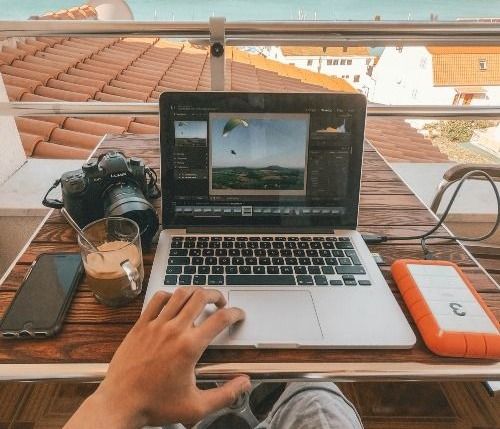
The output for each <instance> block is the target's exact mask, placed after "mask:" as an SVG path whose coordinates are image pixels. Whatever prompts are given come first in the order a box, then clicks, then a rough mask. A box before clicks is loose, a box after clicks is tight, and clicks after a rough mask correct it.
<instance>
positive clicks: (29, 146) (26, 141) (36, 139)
mask: <svg viewBox="0 0 500 429" xmlns="http://www.w3.org/2000/svg"><path fill="white" fill-rule="evenodd" d="M19 136H20V137H21V143H22V144H23V148H24V152H25V153H26V155H27V156H31V155H32V154H33V152H34V150H35V147H36V145H37V144H38V143H40V142H41V141H43V139H42V138H41V137H40V136H38V135H36V134H28V133H19Z"/></svg>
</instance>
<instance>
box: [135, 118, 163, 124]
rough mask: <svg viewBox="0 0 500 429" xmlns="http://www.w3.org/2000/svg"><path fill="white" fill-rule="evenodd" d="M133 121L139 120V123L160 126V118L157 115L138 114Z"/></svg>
mask: <svg viewBox="0 0 500 429" xmlns="http://www.w3.org/2000/svg"><path fill="white" fill-rule="evenodd" d="M135 122H139V123H140V124H147V125H152V126H154V127H159V126H160V118H158V116H138V117H137V118H135Z"/></svg>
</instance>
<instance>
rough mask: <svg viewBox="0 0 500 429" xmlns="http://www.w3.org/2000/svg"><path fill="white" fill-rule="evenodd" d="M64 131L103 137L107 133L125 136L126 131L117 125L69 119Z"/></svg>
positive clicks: (65, 123)
mask: <svg viewBox="0 0 500 429" xmlns="http://www.w3.org/2000/svg"><path fill="white" fill-rule="evenodd" d="M64 129H65V130H71V131H78V132H81V133H86V134H92V135H95V136H101V137H102V136H103V135H104V134H106V133H113V134H123V133H124V132H125V131H126V129H125V128H123V127H119V126H116V125H108V124H102V123H99V122H93V121H89V120H86V119H85V120H84V119H76V118H68V119H66V122H64Z"/></svg>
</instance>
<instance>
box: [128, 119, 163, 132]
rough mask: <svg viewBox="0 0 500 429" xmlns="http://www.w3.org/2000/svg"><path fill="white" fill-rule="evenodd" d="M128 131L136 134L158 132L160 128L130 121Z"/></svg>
mask: <svg viewBox="0 0 500 429" xmlns="http://www.w3.org/2000/svg"><path fill="white" fill-rule="evenodd" d="M128 132H129V133H136V134H158V133H159V132H160V128H159V127H155V126H152V125H147V124H140V123H138V122H132V123H131V124H130V126H129V127H128Z"/></svg>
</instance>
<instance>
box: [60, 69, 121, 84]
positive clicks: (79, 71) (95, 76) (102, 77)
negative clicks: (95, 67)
mask: <svg viewBox="0 0 500 429" xmlns="http://www.w3.org/2000/svg"><path fill="white" fill-rule="evenodd" d="M67 73H68V74H69V75H72V76H79V77H84V78H87V79H95V80H97V81H104V82H109V81H110V80H111V79H112V77H111V76H108V75H105V74H101V73H95V72H91V71H88V70H82V69H77V68H74V67H71V68H70V69H69V70H68V71H67Z"/></svg>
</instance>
